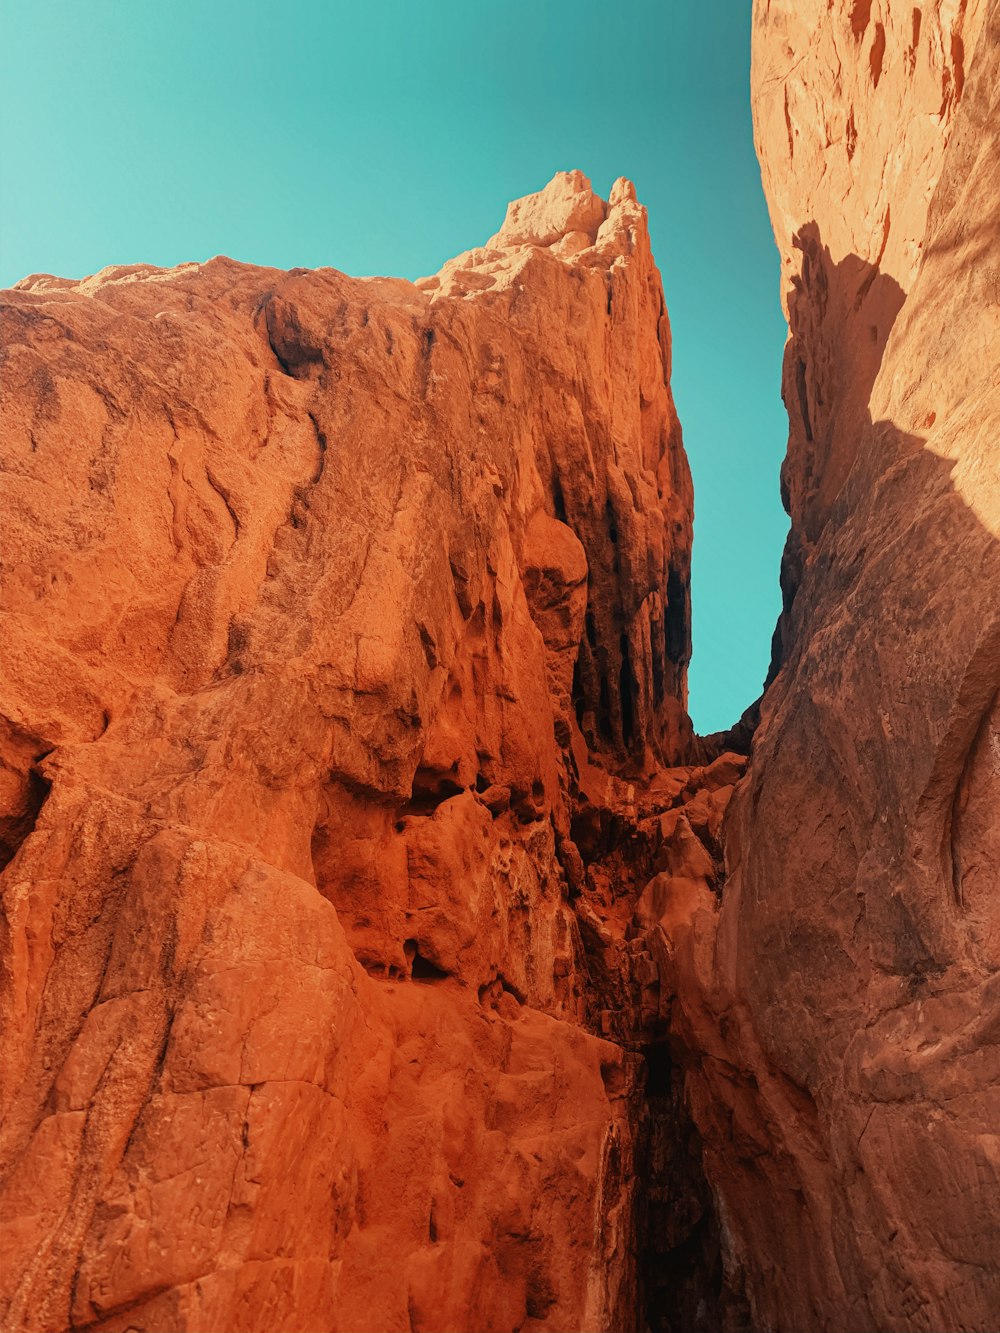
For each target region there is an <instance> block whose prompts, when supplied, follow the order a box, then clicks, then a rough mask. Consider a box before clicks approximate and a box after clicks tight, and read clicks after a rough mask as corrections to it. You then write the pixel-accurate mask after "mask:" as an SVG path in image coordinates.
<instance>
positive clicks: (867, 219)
mask: <svg viewBox="0 0 1000 1333" xmlns="http://www.w3.org/2000/svg"><path fill="white" fill-rule="evenodd" d="M754 23H755V27H754V67H753V105H754V113H755V124H756V135H757V146H758V152H759V154H760V157H761V161H762V165H763V175H764V182H765V188H766V191H767V194H768V198H769V203H770V207H771V215H772V219H773V223H774V229H775V234H776V237H777V240H778V245H779V248H780V250H781V253H782V258H783V272H784V278H783V289H784V296H785V301H786V310H787V313H788V320H789V330H790V337H789V342H788V345H787V349H786V357H785V367H784V397H785V401H786V404H787V406H788V412H789V420H790V427H791V429H790V437H789V448H788V456H787V460H786V463H785V467H784V472H783V489H784V493H785V496H786V498H787V505H788V508H789V512H790V514H791V517H792V532H791V536H790V538H789V543H788V547H787V550H786V553H785V560H784V563H783V569H782V584H783V589H784V595H785V611H784V614H783V616H782V621H781V624H780V626H779V631H778V634H777V636H776V644H775V662H774V666H773V668H772V675H773V681H772V683H771V685H770V687H769V689H768V690H767V692H766V694H765V696H764V699H763V703H762V708H761V723H760V726H759V729H758V730H757V733H756V736H755V738H754V744H753V753H752V759H751V763H750V768H749V773H748V776H747V779H746V781H744V782H743V783H742V784H741V785H740V787H739V788H738V791H737V795H736V798H735V800H734V802H733V806H732V808H731V810H730V812H729V817H728V820H727V825H726V830H725V851H726V866H727V879H726V884H725V894H724V897H723V902H722V907H721V911H716V909H715V905H714V903H713V902H712V900H711V899H710V898H709V897H708V895H707V894H706V893H704V892H703V893H702V900H703V905H702V906H701V908H700V909H699V910H698V911H697V912H696V913H695V914H694V915H693V918H692V925H691V928H690V931H691V938H690V941H689V942H686V941H685V940H682V939H679V938H678V937H677V936H676V935H675V936H674V937H673V945H674V949H675V952H676V953H677V954H678V955H680V958H681V965H682V968H683V973H682V975H681V976H680V977H679V978H678V979H677V981H676V983H675V984H676V991H677V995H678V1007H679V1008H680V1010H681V1011H682V1015H683V1017H679V1016H678V1015H677V1014H676V1013H675V1016H674V1017H675V1022H676V1023H677V1024H678V1030H679V1031H680V1033H681V1037H682V1040H683V1042H684V1046H685V1050H686V1052H687V1056H688V1059H689V1060H690V1062H691V1065H692V1069H691V1073H690V1075H689V1079H688V1093H689V1096H690V1098H691V1105H692V1109H693V1114H694V1119H695V1121H696V1123H697V1125H698V1127H699V1128H700V1130H701V1133H702V1135H703V1138H704V1141H705V1151H706V1162H705V1165H706V1171H707V1173H708V1176H709V1179H710V1180H711V1182H712V1184H713V1187H714V1188H715V1190H716V1191H717V1194H718V1197H719V1206H720V1209H721V1211H722V1214H723V1216H724V1217H725V1219H726V1225H727V1232H728V1236H729V1238H730V1240H731V1242H732V1247H733V1248H732V1254H733V1258H734V1260H736V1261H738V1263H739V1264H740V1265H741V1266H742V1269H743V1277H744V1279H745V1281H746V1286H747V1291H748V1293H749V1296H750V1299H751V1304H752V1308H753V1310H754V1313H755V1317H756V1320H757V1322H758V1324H759V1325H760V1326H761V1327H764V1328H776V1329H787V1330H804V1329H810V1330H811V1329H822V1330H830V1333H841V1331H842V1330H854V1331H856V1333H861V1330H888V1329H891V1330H900V1329H907V1330H909V1329H914V1330H916V1329H923V1330H958V1329H965V1330H967V1329H977V1330H985V1329H993V1328H995V1327H997V1323H998V1319H1000V1316H998V1311H1000V1155H998V1148H1000V1140H998V1138H997V1133H998V1130H1000V1037H998V1026H997V1024H998V1015H1000V1008H998V1005H1000V988H998V983H1000V975H998V973H1000V932H998V924H1000V905H998V896H997V888H998V876H1000V841H998V838H1000V709H998V695H997V690H998V686H1000V543H998V539H1000V449H998V437H1000V354H998V347H1000V290H998V288H997V278H996V275H997V274H998V273H1000V153H998V144H997V141H998V133H1000V106H998V103H997V90H998V88H1000V7H998V6H997V4H996V3H995V2H994V3H989V4H987V3H976V2H975V0H970V3H968V4H965V3H961V4H940V5H937V4H935V5H933V6H925V7H924V8H923V10H921V9H919V8H911V7H910V6H906V7H905V8H904V7H903V6H898V5H895V4H889V5H886V4H885V3H884V0H882V2H881V3H880V2H879V0H875V3H874V4H870V3H861V2H860V0H853V3H826V0H824V3H819V0H815V3H805V4H803V3H800V0H794V2H793V0H770V3H768V0H758V3H757V4H756V7H755V19H754ZM685 950H686V951H687V953H686V955H685V952H684V951H685Z"/></svg>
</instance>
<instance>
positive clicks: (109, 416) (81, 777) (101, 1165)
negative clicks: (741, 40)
mask: <svg viewBox="0 0 1000 1333" xmlns="http://www.w3.org/2000/svg"><path fill="white" fill-rule="evenodd" d="M997 24H998V8H997V5H996V4H995V3H993V4H991V5H988V4H986V3H984V2H983V0H969V3H967V4H959V5H950V6H949V5H944V4H942V5H939V6H935V7H932V8H925V9H924V10H918V9H910V8H907V9H906V10H898V11H897V10H896V8H895V6H894V5H892V4H889V3H887V0H874V3H871V4H869V3H867V0H865V3H859V2H858V0H852V2H851V3H847V2H846V0H844V2H843V3H841V0H831V2H830V3H827V4H826V5H821V4H819V2H818V0H816V3H810V4H806V5H802V4H793V3H792V0H758V3H757V5H756V11H755V39H754V80H753V82H754V106H755V116H756V126H757V139H758V147H759V151H760V153H761V157H762V165H763V171H764V180H765V186H766V189H767V191H768V195H769V201H770V204H771V210H772V217H773V220H774V224H775V232H776V236H777V239H778V244H779V247H780V249H781V251H782V255H783V261H784V267H785V273H786V276H785V280H784V282H783V295H784V299H785V303H786V310H787V312H788V316H789V322H790V334H791V336H790V340H789V344H788V351H787V355H786V364H785V379H784V391H785V397H786V402H787V403H788V407H789V416H790V440H789V453H788V460H787V462H786V466H785V469H784V485H785V490H786V494H787V498H788V505H789V508H790V511H791V515H792V533H791V537H790V540H789V546H788V550H787V552H786V559H785V562H784V567H783V574H782V577H783V585H784V589H785V598H786V609H785V613H784V615H783V618H782V623H781V633H780V636H779V648H778V653H777V656H776V661H775V670H774V679H773V681H772V683H771V686H770V688H769V690H768V691H767V693H766V695H765V698H764V700H763V702H762V705H761V710H760V711H761V723H760V727H759V730H758V732H757V735H756V739H755V743H754V748H753V753H752V757H751V760H750V763H749V766H747V764H746V761H745V760H744V758H743V757H742V756H740V755H736V754H733V753H731V752H729V751H728V749H727V739H728V741H729V742H733V741H734V740H735V739H736V738H738V736H739V734H740V728H736V729H734V732H733V733H732V735H731V736H730V737H729V738H726V737H721V738H705V739H704V740H700V741H694V740H692V738H691V737H690V731H689V727H688V724H687V720H686V716H685V713H684V702H685V693H684V691H685V685H684V671H685V665H686V659H687V656H688V653H689V642H688V635H687V623H688V615H687V610H688V608H687V591H686V588H687V576H688V567H689V565H688V562H689V550H690V515H691V496H690V485H689V481H688V477H687V470H686V465H685V463H684V458H683V452H682V449H681V446H680V437H679V432H678V429H677V423H676V416H675V413H674V410H673V405H672V401H671V398H670V392H669V387H668V379H669V332H668V328H667V323H666V316H665V313H664V308H663V299H662V293H661V291H660V286H659V279H658V275H657V273H656V270H655V267H654V266H653V263H652V259H651V257H650V254H649V246H648V239H647V234H646V230H645V220H644V215H643V212H642V210H641V209H640V207H639V206H638V204H637V203H636V201H635V197H634V192H633V191H632V189H631V187H630V186H628V185H627V183H625V182H619V184H618V185H617V186H616V187H615V189H614V191H613V192H612V196H611V199H610V201H609V202H608V203H607V204H605V203H604V202H603V201H601V200H600V199H598V198H597V197H596V196H595V195H594V194H593V192H592V191H591V189H590V186H589V184H588V182H587V181H586V180H585V178H583V177H582V176H580V175H579V173H570V174H568V175H561V176H559V177H557V178H556V180H555V181H554V182H553V183H552V184H551V185H550V186H549V187H548V188H547V189H546V190H545V191H543V192H541V193H540V194H539V195H534V196H529V197H528V198H527V199H525V200H521V201H518V202H517V203H516V204H514V205H512V206H511V208H510V210H509V211H508V216H507V219H506V221H505V223H504V226H503V227H502V228H501V230H500V232H498V233H497V235H496V236H494V237H493V238H492V239H491V240H490V241H489V242H488V243H487V245H486V246H484V247H482V248H481V249H478V250H473V251H470V252H468V253H467V254H465V255H462V256H459V257H458V258H457V259H455V260H453V261H451V262H450V263H449V264H446V265H445V267H444V268H443V269H442V270H441V272H440V273H439V274H438V275H436V276H435V277H433V278H429V279H426V280H424V281H422V282H421V283H419V284H416V285H413V284H409V283H405V282H398V281H393V280H389V279H377V280H367V281H354V280H351V279H348V278H345V277H343V276H342V275H340V274H337V273H335V272H333V271H332V270H319V271H317V272H312V273H307V272H304V271H295V272H293V273H290V274H283V273H277V272H274V271H266V270H258V269H249V268H246V267H245V266H241V265H235V264H232V263H230V262H229V261H225V260H215V261H212V263H210V264H208V265H203V266H197V265H190V266H186V267H184V268H181V269H177V270H172V271H170V272H160V271H157V270H153V269H146V268H138V269H119V270H111V271H108V272H105V273H104V274H99V275H97V277H95V278H92V279H88V280H87V281H85V282H83V283H71V282H67V281H65V280H60V279H54V278H34V279H31V280H29V281H27V282H26V283H25V284H22V286H21V289H20V290H19V291H16V292H14V293H12V294H10V295H9V298H8V304H7V308H6V311H5V325H6V327H5V342H6V346H7V353H6V356H7V359H6V364H5V367H4V375H3V388H4V391H5V395H6V402H5V420H6V422H7V430H6V438H5V448H6V450H7V456H6V457H5V460H4V468H5V473H6V476H7V481H8V485H9V488H10V496H9V499H8V500H7V502H6V511H7V513H8V514H9V515H10V521H9V523H8V532H7V533H6V534H5V535H6V536H7V542H6V553H7V555H8V565H9V568H8V574H9V581H8V582H7V584H6V585H5V592H4V598H5V600H4V611H5V615H6V625H5V638H6V643H7V645H8V650H7V660H6V662H5V667H6V668H7V669H6V670H5V674H4V679H3V690H4V696H3V714H4V722H3V729H2V733H0V760H2V768H0V792H2V796H3V800H4V807H3V812H2V818H0V837H2V839H3V843H2V847H3V853H2V862H3V864H4V865H5V867H6V868H5V869H3V872H2V878H0V887H2V889H3V895H4V905H5V910H6V913H7V931H8V933H7V936H6V939H5V950H4V963H5V969H4V974H3V1014H4V1019H5V1032H6V1034H7V1038H6V1042H5V1046H4V1057H3V1061H4V1071H5V1076H6V1077H5V1084H4V1112H5V1117H4V1121H5V1127H4V1139H3V1145H2V1153H3V1156H2V1161H0V1170H2V1179H3V1198H2V1206H3V1210H4V1219H5V1222H6V1223H7V1225H6V1226H5V1230H4V1237H3V1239H4V1244H5V1247H6V1259H5V1263H4V1266H3V1279H4V1297H3V1298H4V1301H5V1310H6V1313H5V1316H4V1319H5V1324H4V1327H10V1328H11V1329H32V1330H40V1331H41V1330H46V1331H47V1330H57V1329H64V1328H67V1327H87V1328H91V1329H95V1330H103V1333H112V1331H113V1330H114V1331H115V1333H126V1330H129V1329H135V1328H144V1329H146V1328H148V1329H156V1330H178V1331H179V1330H189V1331H190V1333H196V1331H197V1330H233V1331H234V1333H237V1331H242V1330H247V1331H249V1330H260V1331H261V1333H264V1331H265V1330H287V1331H288V1333H295V1331H299V1330H302V1331H304V1330H310V1331H312V1330H316V1329H329V1330H341V1333H350V1331H351V1330H361V1329H367V1330H371V1329H375V1328H378V1329H383V1328H384V1329H386V1330H392V1329H404V1330H409V1329H414V1330H427V1331H428V1333H431V1331H434V1330H447V1329H454V1330H469V1329H476V1330H479V1329H483V1330H489V1329H497V1330H500V1329H508V1328H513V1329H519V1330H524V1333H529V1330H540V1329H544V1328H547V1329H550V1330H552V1331H553V1333H555V1331H556V1330H570V1329H579V1330H588V1331H589V1330H591V1329H595V1330H596V1329H615V1330H623V1331H626V1330H629V1331H630V1330H632V1329H636V1330H639V1329H642V1328H644V1327H645V1326H646V1325H647V1324H648V1325H649V1326H650V1327H651V1328H652V1329H653V1330H654V1333H663V1331H665V1330H669V1333H677V1330H682V1329H683V1330H684V1331H685V1333H690V1331H691V1330H696V1329H721V1330H725V1333H735V1330H743V1329H747V1328H749V1327H751V1326H752V1327H757V1328H763V1327H766V1328H772V1329H775V1330H782V1331H784V1333H806V1331H807V1330H808V1331H811V1330H825V1331H826V1333H843V1331H844V1330H848V1329H849V1330H852V1333H853V1330H858V1333H861V1331H862V1330H883V1329H894V1330H914V1331H916V1330H927V1331H928V1333H931V1331H934V1330H944V1329H947V1330H949V1331H950V1330H952V1329H955V1330H958V1329H966V1330H988V1329H993V1328H994V1327H995V1323H996V1320H995V1311H996V1310H997V1309H998V1308H1000V1256H998V1252H997V1236H998V1235H1000V1214H998V1207H997V1199H998V1198H1000V1189H998V1185H1000V1181H998V1179H997V1177H998V1170H997V1160H998V1156H997V1150H996V1149H997V1145H996V1128H997V1125H998V1124H1000V1102H998V1097H997V1086H998V1084H1000V1064H998V1062H997V1051H998V1046H997V1041H996V1032H995V1028H996V1007H997V1002H998V995H997V991H996V984H995V983H996V974H997V970H998V957H997V948H998V943H1000V931H998V925H997V920H998V917H997V908H996V893H995V889H996V867H997V863H998V857H1000V842H998V827H1000V823H998V818H997V810H998V809H1000V785H998V783H1000V777H998V773H1000V765H998V763H997V753H998V747H1000V737H998V725H1000V719H998V716H997V702H996V700H997V687H998V684H1000V606H998V602H1000V556H998V551H1000V547H998V540H997V539H998V537H1000V494H998V479H1000V467H998V466H997V463H998V459H997V445H996V439H997V428H998V425H1000V404H998V397H997V393H998V385H1000V377H998V373H997V359H996V346H997V345H998V344H997V334H998V321H1000V303H998V300H1000V298H998V297H997V293H996V291H995V288H996V282H995V276H996V272H1000V257H998V256H997V253H996V246H997V236H998V235H1000V219H998V218H997V203H998V198H1000V179H998V175H1000V173H998V167H997V162H998V160H1000V159H998V154H997V153H996V142H995V130H996V125H997V123H998V117H997V110H996V105H995V101H993V100H991V99H992V98H994V97H995V94H994V91H993V90H994V89H995V88H996V87H997V86H1000V76H998V70H997V61H998V51H1000V32H998V28H997ZM745 730H746V728H745V727H744V728H743V731H745ZM720 750H722V751H724V752H722V753H720ZM685 759H690V760H693V759H698V760H699V762H698V763H697V764H696V765H695V764H692V763H685V762H684V761H685ZM668 765H669V766H668ZM643 1053H644V1054H645V1057H646V1058H645V1060H644V1061H643V1059H642V1054H643ZM643 1066H645V1068H643ZM688 1112H690V1116H691V1117H692V1118H693V1124H692V1122H691V1120H690V1119H689V1118H688ZM706 1174H707V1182H708V1183H706V1179H705V1176H706ZM709 1185H710V1186H711V1188H709ZM716 1215H717V1216H716ZM744 1291H745V1293H746V1296H747V1297H748V1300H749V1308H748V1306H747V1305H746V1304H744V1302H743V1293H744Z"/></svg>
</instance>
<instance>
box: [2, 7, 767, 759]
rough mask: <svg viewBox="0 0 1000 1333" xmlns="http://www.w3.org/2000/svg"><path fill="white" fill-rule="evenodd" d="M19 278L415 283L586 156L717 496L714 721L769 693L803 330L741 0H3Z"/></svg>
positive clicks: (702, 489)
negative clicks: (669, 340)
mask: <svg viewBox="0 0 1000 1333" xmlns="http://www.w3.org/2000/svg"><path fill="white" fill-rule="evenodd" d="M0 37H2V40H3V44H4V48H5V60H4V78H3V80H2V81H0V136H2V160H0V285H2V286H8V285H10V284H11V283H13V282H16V281H17V280H18V279H19V278H21V277H24V276H25V275H26V274H28V273H32V272H45V273H56V274H59V275H61V276H64V277H72V278H77V277H83V276H85V275H86V274H88V273H92V272H95V271H96V270H98V269H100V268H103V267H104V266H105V265H106V264H111V263H115V264H125V263H140V262H142V263H152V264H159V265H172V264H177V263H181V262H183V261H186V260H202V259H208V258H209V257H211V256H212V255H215V254H226V255H229V256H231V257H232V258H234V259H240V260H244V261H246V262H249V263H256V264H272V265H276V266H279V267H282V268H290V267H295V266H302V267H316V266H320V265H332V266H333V267H335V268H339V269H342V270H343V271H345V272H347V273H353V274H357V275H362V274H372V273H389V274H394V275H398V276H402V277H408V278H414V277H419V276H422V275H424V274H427V273H433V272H435V271H436V270H437V269H438V268H440V266H441V264H442V263H443V262H444V261H445V260H446V259H448V258H450V257H451V256H452V255H454V254H457V253H459V252H460V251H462V250H466V249H469V248H470V247H472V246H474V245H477V244H481V243H482V242H483V241H485V240H486V238H487V237H488V236H490V235H491V234H492V233H493V232H494V231H496V229H497V227H498V226H499V224H500V222H501V221H502V219H503V214H504V210H505V207H506V204H507V201H508V200H510V199H513V198H517V197H519V196H520V195H523V194H528V193H530V192H532V191H534V190H538V189H541V188H542V186H544V185H545V183H546V182H547V181H548V180H549V179H550V178H551V176H552V175H553V174H554V173H555V172H556V171H558V170H570V169H573V168H579V169H581V170H582V171H584V172H585V173H586V174H587V175H588V176H589V177H590V178H591V180H592V182H593V184H594V187H595V189H597V190H598V192H599V193H601V194H604V195H605V196H606V194H607V191H608V190H609V189H610V187H611V184H612V182H613V181H614V180H615V178H616V177H618V176H628V177H629V178H630V179H632V180H633V181H635V183H636V186H637V189H638V194H639V198H640V200H641V201H642V202H643V203H644V204H646V206H647V207H648V209H649V220H650V232H651V235H652V242H653V252H654V255H655V256H656V259H657V262H658V264H659V266H660V270H661V272H662V274H663V283H664V290H665V293H666V300H667V308H668V311H669V314H670V321H671V326H672V330H673V340H674V368H673V390H674V396H675V399H676V401H677V407H678V411H679V413H680V418H681V424H682V427H683V431H684V439H685V444H686V447H687V451H688V456H689V459H690V462H691V470H692V473H693V475H694V487H695V547H694V567H693V573H692V603H693V637H694V657H693V660H692V663H691V671H690V709H691V714H692V718H693V719H694V723H695V726H696V728H697V730H698V731H700V732H702V733H707V732H711V731H715V730H720V729H722V728H724V727H727V726H729V725H730V724H731V723H732V722H734V721H735V720H736V719H737V718H738V717H739V715H740V713H741V712H742V711H743V709H744V708H745V707H746V706H747V705H748V704H749V703H751V702H752V701H753V700H754V699H755V698H756V697H757V695H758V694H759V693H760V688H761V684H762V681H763V678H764V675H765V673H766V670H767V664H768V658H769V652H770V640H771V632H772V630H773V628H774V622H775V619H776V617H777V614H778V610H779V606H780V595H779V591H778V565H779V559H780V552H781V546H782V543H783V541H784V536H785V532H786V530H787V521H786V519H785V516H784V513H783V511H782V509H781V505H780V501H779V490H778V468H779V465H780V462H781V458H782V456H783V454H784V449H785V441H786V438H787V422H786V418H785V414H784V409H783V407H782V404H781V400H780V394H779V388H780V378H781V354H782V347H783V344H784V338H785V327H784V322H783V319H782V316H781V311H780V307H779V289H778V281H779V264H778V256H777V251H776V249H775V246H774V242H773V240H772V237H771V230H770V226H769V223H768V218H767V210H766V207H765V203H764V198H763V194H762V192H761V186H760V172H759V168H758V165H757V160H756V157H755V155H754V149H753V138H752V128H751V121H750V106H749V86H748V85H749V65H750V4H749V0H744V2H743V3H733V0H699V3H698V4H689V3H682V2H681V0H619V3H618V4H617V5H614V6H609V5H608V4H607V3H601V4H598V3H596V0H504V3H503V4H499V5H498V4H487V3H485V2H484V0H478V3H477V0H365V3H351V4H348V3H345V2H344V0H286V2H285V3H283V4H275V3H274V0H267V3H259V2H258V0H169V3H163V0H86V3H81V2H80V0H0Z"/></svg>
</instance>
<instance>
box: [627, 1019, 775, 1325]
mask: <svg viewBox="0 0 1000 1333" xmlns="http://www.w3.org/2000/svg"><path fill="white" fill-rule="evenodd" d="M642 1054H643V1056H644V1059H645V1076H646V1082H645V1107H644V1117H645V1123H644V1126H643V1132H642V1137H641V1139H640V1152H639V1166H640V1172H639V1178H640V1179H641V1180H642V1181H643V1184H644V1189H643V1191H642V1195H641V1197H640V1201H639V1208H638V1210H637V1211H638V1243H639V1254H638V1285H639V1292H640V1310H641V1313H642V1315H644V1317H645V1323H646V1328H647V1329H648V1330H649V1333H751V1324H750V1311H749V1306H748V1304H747V1301H746V1297H745V1294H744V1292H743V1290H742V1288H741V1285H740V1283H739V1280H738V1278H736V1279H735V1280H733V1279H731V1278H730V1277H729V1276H727V1274H726V1272H725V1268H724V1265H723V1257H722V1239H721V1229H720V1225H719V1219H718V1215H717V1213H716V1209H715V1203H714V1199H713V1197H712V1191H711V1189H710V1187H709V1184H708V1181H707V1179H706V1177H705V1169H704V1165H703V1160H702V1143H701V1138H700V1136H699V1134H698V1131H697V1130H696V1129H695V1126H694V1124H693V1123H692V1120H691V1116H690V1114H689V1112H688V1110H687V1107H686V1105H685V1100H684V1082H683V1071H682V1070H681V1069H680V1068H679V1067H678V1066H677V1065H676V1064H675V1063H674V1060H673V1058H672V1056H671V1052H670V1048H669V1046H668V1045H667V1043H666V1042H657V1043H655V1044H652V1045H648V1046H646V1047H645V1048H644V1049H643V1051H642Z"/></svg>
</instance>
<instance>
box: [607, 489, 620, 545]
mask: <svg viewBox="0 0 1000 1333" xmlns="http://www.w3.org/2000/svg"><path fill="white" fill-rule="evenodd" d="M604 511H605V513H606V514H607V519H608V540H609V541H610V542H611V545H612V546H617V545H618V523H617V520H616V519H615V511H614V509H613V508H612V507H611V501H610V500H608V502H607V503H606V505H605V506H604Z"/></svg>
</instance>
